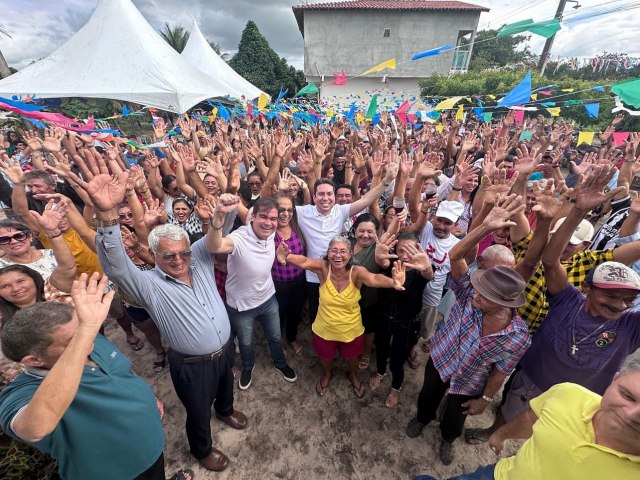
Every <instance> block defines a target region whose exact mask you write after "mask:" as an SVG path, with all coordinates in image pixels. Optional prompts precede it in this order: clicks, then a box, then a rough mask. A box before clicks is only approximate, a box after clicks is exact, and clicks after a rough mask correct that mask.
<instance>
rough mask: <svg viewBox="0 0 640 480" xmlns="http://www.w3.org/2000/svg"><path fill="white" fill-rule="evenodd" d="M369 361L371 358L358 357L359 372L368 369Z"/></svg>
mask: <svg viewBox="0 0 640 480" xmlns="http://www.w3.org/2000/svg"><path fill="white" fill-rule="evenodd" d="M370 360H371V357H365V356H364V355H363V356H362V357H360V360H358V368H359V369H360V370H365V369H367V368H369V361H370Z"/></svg>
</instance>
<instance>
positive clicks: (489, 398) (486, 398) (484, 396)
mask: <svg viewBox="0 0 640 480" xmlns="http://www.w3.org/2000/svg"><path fill="white" fill-rule="evenodd" d="M480 398H482V400H484V401H485V402H488V403H491V402H493V397H487V396H486V395H485V394H484V393H483V394H482V397H480Z"/></svg>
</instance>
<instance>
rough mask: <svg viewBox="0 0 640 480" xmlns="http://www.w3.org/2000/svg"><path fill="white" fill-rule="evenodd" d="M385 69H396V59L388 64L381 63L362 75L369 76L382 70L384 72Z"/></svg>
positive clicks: (388, 61)
mask: <svg viewBox="0 0 640 480" xmlns="http://www.w3.org/2000/svg"><path fill="white" fill-rule="evenodd" d="M385 68H390V69H391V70H395V69H396V59H395V58H392V59H391V60H387V61H386V62H382V63H379V64H378V65H376V66H375V67H372V68H370V69H369V70H367V71H366V72H364V73H363V74H362V75H369V74H370V73H375V72H379V71H380V70H384V69H385Z"/></svg>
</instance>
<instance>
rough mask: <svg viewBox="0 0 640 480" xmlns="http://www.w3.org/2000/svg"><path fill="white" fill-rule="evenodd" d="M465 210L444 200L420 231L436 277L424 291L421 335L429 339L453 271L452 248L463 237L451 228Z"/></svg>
mask: <svg viewBox="0 0 640 480" xmlns="http://www.w3.org/2000/svg"><path fill="white" fill-rule="evenodd" d="M463 211H464V205H462V204H461V203H460V202H455V201H449V200H444V201H442V202H440V205H439V206H438V210H437V211H436V214H435V216H434V217H433V218H432V219H431V220H430V221H429V222H427V224H426V225H425V227H424V230H423V231H422V233H421V234H420V243H421V244H422V246H423V247H424V251H425V252H426V253H427V255H428V256H429V260H430V261H431V265H432V266H433V279H432V280H431V281H430V282H429V283H427V286H426V287H425V288H424V292H423V294H422V312H420V319H421V320H422V330H421V334H420V335H421V337H422V338H424V339H426V338H429V334H430V333H431V332H433V328H434V326H435V324H436V321H437V319H438V308H437V307H438V304H439V303H440V300H441V299H442V291H443V289H444V285H445V282H446V281H447V274H448V273H449V271H450V270H451V265H450V263H449V250H451V249H452V248H453V247H454V245H455V244H456V243H458V242H459V241H460V240H458V238H456V237H455V236H454V235H452V234H451V230H452V229H453V227H454V226H455V223H456V222H457V221H458V218H459V217H460V215H462V212H463Z"/></svg>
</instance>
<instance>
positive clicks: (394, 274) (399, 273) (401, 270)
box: [391, 260, 406, 290]
mask: <svg viewBox="0 0 640 480" xmlns="http://www.w3.org/2000/svg"><path fill="white" fill-rule="evenodd" d="M391 278H393V288H394V289H396V290H404V282H405V280H406V270H405V266H404V264H403V263H402V261H401V260H398V261H397V262H396V263H394V264H393V268H392V269H391Z"/></svg>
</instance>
